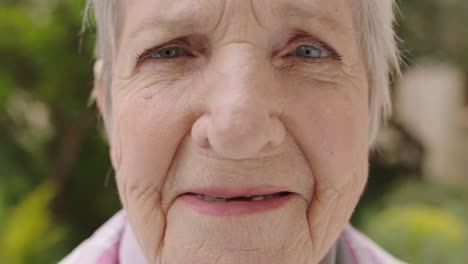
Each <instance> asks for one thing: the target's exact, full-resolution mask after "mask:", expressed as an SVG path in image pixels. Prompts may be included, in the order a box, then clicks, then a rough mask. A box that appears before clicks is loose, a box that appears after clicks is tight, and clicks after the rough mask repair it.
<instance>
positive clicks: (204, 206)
mask: <svg viewBox="0 0 468 264" xmlns="http://www.w3.org/2000/svg"><path fill="white" fill-rule="evenodd" d="M293 195H294V194H290V195H287V196H281V197H275V198H270V199H267V200H261V201H229V202H208V201H205V200H202V199H199V198H198V197H196V196H195V195H188V194H185V195H182V196H181V197H180V198H181V199H182V201H184V202H185V203H186V204H188V205H189V206H190V207H191V208H192V209H193V210H195V211H196V212H197V213H199V214H203V215H211V216H233V215H249V214H256V213H260V212H265V211H270V210H273V209H276V208H279V207H281V206H283V205H285V204H286V203H287V202H288V201H289V199H291V197H292V196H293Z"/></svg>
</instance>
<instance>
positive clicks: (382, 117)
mask: <svg viewBox="0 0 468 264" xmlns="http://www.w3.org/2000/svg"><path fill="white" fill-rule="evenodd" d="M118 2H119V1H118V0H87V5H86V8H85V15H84V21H85V22H84V25H87V24H88V23H87V22H88V18H89V14H90V12H91V10H94V19H95V23H96V30H97V31H96V35H97V36H96V49H95V56H96V58H97V59H101V60H102V61H103V71H102V76H100V77H99V78H101V79H99V81H104V83H105V85H106V89H105V96H106V100H105V102H106V103H105V106H104V107H105V109H104V113H103V119H104V125H105V127H106V130H107V131H109V128H110V125H111V120H110V115H109V113H110V110H111V100H110V98H111V92H110V87H111V80H112V71H113V65H114V55H115V53H116V45H117V43H116V42H117V39H118V34H119V31H118V30H119V28H120V27H119V24H118V23H119V21H118V15H119V12H120V10H119V3H118ZM395 6H396V3H395V0H358V8H357V11H358V12H359V13H358V17H359V19H360V21H359V24H360V27H361V28H360V32H361V35H360V36H359V39H360V43H361V47H362V51H363V54H364V57H365V65H366V69H367V75H368V83H369V89H370V92H369V117H370V127H369V145H370V146H371V145H372V144H373V143H374V141H375V138H376V137H377V133H378V131H379V127H380V125H381V123H382V121H386V120H387V119H388V118H389V117H390V115H391V111H392V103H391V95H390V75H391V73H396V74H399V73H400V68H399V65H400V57H399V51H398V47H397V41H396V36H395V34H394V30H393V24H394V22H395V19H394V10H395ZM91 99H92V100H94V99H95V91H94V92H93V94H92V97H91Z"/></svg>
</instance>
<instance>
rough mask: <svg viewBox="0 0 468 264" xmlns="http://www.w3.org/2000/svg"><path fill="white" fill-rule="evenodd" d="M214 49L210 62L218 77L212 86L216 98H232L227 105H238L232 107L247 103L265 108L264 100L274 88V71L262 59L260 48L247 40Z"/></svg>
mask: <svg viewBox="0 0 468 264" xmlns="http://www.w3.org/2000/svg"><path fill="white" fill-rule="evenodd" d="M218 52H219V53H220V54H219V56H218V58H217V60H216V61H215V63H214V67H215V69H216V71H217V72H218V78H216V80H215V82H216V84H215V85H214V87H212V88H213V89H214V90H215V91H216V92H215V95H216V97H217V98H218V100H219V102H223V101H225V100H228V101H236V103H234V104H231V105H230V107H233V108H238V109H237V110H236V111H242V109H243V108H250V107H257V108H260V107H266V108H268V100H269V98H270V97H271V95H272V94H273V90H274V89H275V87H273V86H274V84H273V81H274V75H273V73H272V70H271V68H270V67H268V64H266V63H265V62H267V60H266V56H265V55H264V52H263V50H262V49H260V48H258V47H256V46H254V45H252V44H250V43H234V44H231V45H228V46H226V47H225V48H223V49H220V50H219V51H218ZM218 100H216V101H218ZM225 103H226V102H225ZM232 110H234V109H232ZM264 110H265V111H268V110H266V109H264ZM271 111H273V109H271Z"/></svg>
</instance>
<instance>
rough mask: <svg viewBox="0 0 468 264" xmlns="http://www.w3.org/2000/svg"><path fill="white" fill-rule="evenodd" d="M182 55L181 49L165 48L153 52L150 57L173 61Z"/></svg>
mask: <svg viewBox="0 0 468 264" xmlns="http://www.w3.org/2000/svg"><path fill="white" fill-rule="evenodd" d="M182 53H183V52H182V51H181V48H179V47H164V48H160V49H158V50H156V51H155V52H153V53H152V54H151V56H150V57H151V58H155V59H173V58H177V57H179V56H180V55H181V54H182Z"/></svg>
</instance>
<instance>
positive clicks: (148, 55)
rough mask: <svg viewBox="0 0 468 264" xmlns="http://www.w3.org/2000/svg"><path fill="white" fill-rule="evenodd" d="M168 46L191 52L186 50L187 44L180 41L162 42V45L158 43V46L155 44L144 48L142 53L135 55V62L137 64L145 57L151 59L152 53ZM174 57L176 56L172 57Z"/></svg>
mask: <svg viewBox="0 0 468 264" xmlns="http://www.w3.org/2000/svg"><path fill="white" fill-rule="evenodd" d="M169 47H178V48H180V49H181V50H183V51H185V52H186V53H188V54H191V52H190V51H188V50H189V48H187V44H185V43H183V42H182V41H171V42H167V43H164V44H162V45H159V46H155V47H152V48H149V49H146V50H145V51H144V52H143V53H141V54H139V55H137V56H136V62H137V64H138V65H140V64H141V63H143V62H144V61H145V60H146V59H151V55H152V54H153V53H155V52H157V51H158V50H160V49H163V48H169ZM174 59H176V58H174ZM160 60H161V61H163V60H165V59H160Z"/></svg>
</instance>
